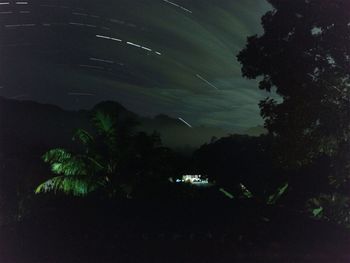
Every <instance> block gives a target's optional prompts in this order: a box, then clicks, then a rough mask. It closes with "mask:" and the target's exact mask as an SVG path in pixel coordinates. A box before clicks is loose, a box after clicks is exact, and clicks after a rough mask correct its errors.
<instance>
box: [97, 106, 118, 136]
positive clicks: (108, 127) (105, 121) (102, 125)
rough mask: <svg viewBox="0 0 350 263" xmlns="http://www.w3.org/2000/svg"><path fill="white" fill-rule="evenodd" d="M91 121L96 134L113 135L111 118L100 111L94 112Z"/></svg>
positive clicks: (113, 127) (113, 129)
mask: <svg viewBox="0 0 350 263" xmlns="http://www.w3.org/2000/svg"><path fill="white" fill-rule="evenodd" d="M92 120H93V123H94V125H95V127H96V128H97V131H98V133H100V134H105V135H112V134H114V133H115V122H114V120H113V118H112V116H110V115H108V114H105V113H103V112H102V111H96V112H95V114H94V116H93V117H92Z"/></svg>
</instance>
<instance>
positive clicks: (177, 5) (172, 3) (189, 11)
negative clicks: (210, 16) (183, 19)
mask: <svg viewBox="0 0 350 263" xmlns="http://www.w3.org/2000/svg"><path fill="white" fill-rule="evenodd" d="M163 1H164V2H166V3H168V4H171V5H173V6H176V7H178V8H181V9H182V10H184V11H186V12H188V13H192V11H191V10H188V9H187V8H185V7H183V6H181V5H179V4H176V3H174V2H170V1H168V0H163Z"/></svg>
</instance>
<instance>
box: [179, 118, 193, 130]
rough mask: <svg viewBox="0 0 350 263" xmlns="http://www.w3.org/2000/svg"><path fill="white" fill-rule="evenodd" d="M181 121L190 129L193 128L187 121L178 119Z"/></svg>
mask: <svg viewBox="0 0 350 263" xmlns="http://www.w3.org/2000/svg"><path fill="white" fill-rule="evenodd" d="M178 119H179V120H180V121H182V122H183V123H185V124H186V125H187V126H188V127H190V128H192V126H191V125H190V124H189V123H188V122H187V121H185V120H184V119H182V118H178Z"/></svg>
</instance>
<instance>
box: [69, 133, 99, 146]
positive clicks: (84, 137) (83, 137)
mask: <svg viewBox="0 0 350 263" xmlns="http://www.w3.org/2000/svg"><path fill="white" fill-rule="evenodd" d="M76 139H79V140H80V141H81V142H82V143H83V144H84V145H90V144H92V143H93V142H94V137H93V136H92V135H91V134H90V133H88V132H87V131H85V130H83V129H78V130H76V132H75V133H74V136H73V140H76Z"/></svg>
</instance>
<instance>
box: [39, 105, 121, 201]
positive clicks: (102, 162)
mask: <svg viewBox="0 0 350 263" xmlns="http://www.w3.org/2000/svg"><path fill="white" fill-rule="evenodd" d="M92 120H93V126H94V127H95V129H96V134H94V135H92V134H91V133H89V132H88V131H86V130H83V129H78V130H77V131H76V132H75V134H74V136H73V140H78V141H79V142H80V143H81V144H82V146H83V149H84V150H83V151H82V152H81V153H71V152H69V151H67V150H66V149H62V148H57V149H51V150H49V151H48V152H46V153H45V154H44V155H43V160H44V161H45V162H47V163H49V164H50V167H51V171H52V172H53V173H54V174H55V175H56V176H55V177H53V178H51V179H49V180H47V181H45V182H43V183H42V184H40V185H39V186H38V187H37V188H36V190H35V193H44V192H52V191H53V192H55V193H56V192H63V193H65V194H71V195H74V196H85V195H88V194H89V193H91V192H94V191H97V190H104V191H107V192H108V193H109V194H113V193H115V191H116V187H115V186H116V185H118V183H120V181H119V180H118V174H117V167H118V163H119V160H120V156H121V154H120V150H118V142H117V136H116V119H115V118H113V117H112V115H109V114H106V113H103V112H102V111H97V112H95V113H94V115H93V118H92Z"/></svg>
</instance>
